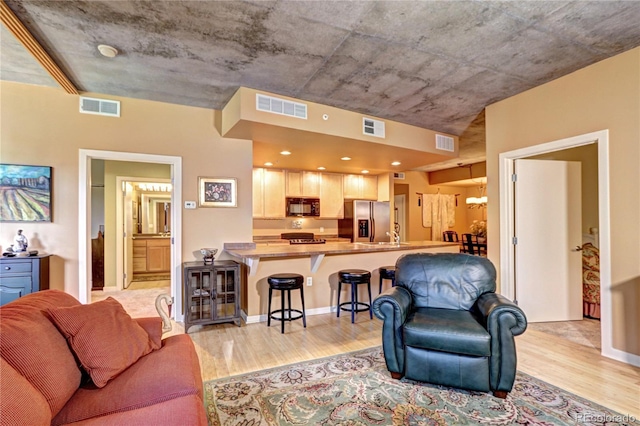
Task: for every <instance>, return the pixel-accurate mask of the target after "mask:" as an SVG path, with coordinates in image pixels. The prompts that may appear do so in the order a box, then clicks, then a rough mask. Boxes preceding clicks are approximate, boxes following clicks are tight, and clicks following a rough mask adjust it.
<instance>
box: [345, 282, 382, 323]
mask: <svg viewBox="0 0 640 426" xmlns="http://www.w3.org/2000/svg"><path fill="white" fill-rule="evenodd" d="M344 283H345V284H349V285H351V302H344V303H340V293H341V292H342V281H338V306H337V311H338V318H340V311H341V310H343V308H342V305H347V304H350V305H351V309H349V308H344V310H345V311H351V323H352V324H353V323H355V320H356V313H357V312H363V311H369V317H370V318H371V319H373V301H372V299H371V283H370V282H362V283H353V282H349V281H345V282H344ZM358 284H366V285H367V290H368V292H369V304H368V305H367V304H366V303H363V302H358ZM360 305H362V306H366V309H365V308H358V306H360Z"/></svg>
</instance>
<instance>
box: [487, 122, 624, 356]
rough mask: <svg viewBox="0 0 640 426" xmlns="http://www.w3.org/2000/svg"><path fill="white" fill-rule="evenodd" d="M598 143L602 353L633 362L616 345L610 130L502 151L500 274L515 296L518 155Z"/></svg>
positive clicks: (510, 295) (507, 290)
mask: <svg viewBox="0 0 640 426" xmlns="http://www.w3.org/2000/svg"><path fill="white" fill-rule="evenodd" d="M594 143H595V144H597V147H598V149H597V152H598V171H597V175H598V227H599V229H598V233H599V245H600V293H601V353H602V355H604V356H607V357H609V358H613V359H617V360H619V361H622V362H631V361H630V360H631V358H633V357H634V356H633V354H629V353H626V352H623V351H620V350H617V349H614V348H613V336H612V335H613V332H612V306H611V251H610V247H611V235H610V217H609V210H610V201H609V132H608V130H602V131H598V132H593V133H588V134H584V135H579V136H575V137H571V138H567V139H561V140H557V141H553V142H548V143H544V144H540V145H535V146H531V147H527V148H522V149H518V150H515V151H509V152H505V153H501V154H500V155H499V169H500V170H499V179H500V182H499V184H500V277H501V283H502V284H501V287H502V292H503V294H504V295H505V296H506V297H508V298H510V299H512V300H513V299H514V298H515V250H514V245H513V237H514V236H515V194H514V186H513V183H512V176H513V174H514V163H515V160H516V159H521V158H526V157H531V156H535V155H541V154H545V153H550V152H554V151H561V150H565V149H568V148H575V147H579V146H582V145H588V144H594Z"/></svg>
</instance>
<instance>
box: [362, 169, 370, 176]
mask: <svg viewBox="0 0 640 426" xmlns="http://www.w3.org/2000/svg"><path fill="white" fill-rule="evenodd" d="M360 173H362V174H365V175H366V174H367V173H369V170H363V171H361V172H360Z"/></svg>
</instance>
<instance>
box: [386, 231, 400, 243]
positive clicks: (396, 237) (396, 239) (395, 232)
mask: <svg viewBox="0 0 640 426" xmlns="http://www.w3.org/2000/svg"><path fill="white" fill-rule="evenodd" d="M387 235H388V236H390V237H391V236H392V235H391V234H390V233H389V232H387ZM393 241H394V242H395V243H396V244H400V234H398V231H393Z"/></svg>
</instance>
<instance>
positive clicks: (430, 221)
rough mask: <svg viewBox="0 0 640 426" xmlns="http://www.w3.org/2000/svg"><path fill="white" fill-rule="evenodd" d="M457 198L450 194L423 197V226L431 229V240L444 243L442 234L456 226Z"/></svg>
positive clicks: (424, 195)
mask: <svg viewBox="0 0 640 426" xmlns="http://www.w3.org/2000/svg"><path fill="white" fill-rule="evenodd" d="M455 202H456V201H455V196H454V195H449V194H440V193H437V194H423V195H422V226H423V227H425V228H431V239H432V240H434V241H442V232H443V231H446V230H447V229H449V228H451V227H453V226H454V225H455V220H456V219H455V218H456V205H455Z"/></svg>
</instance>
